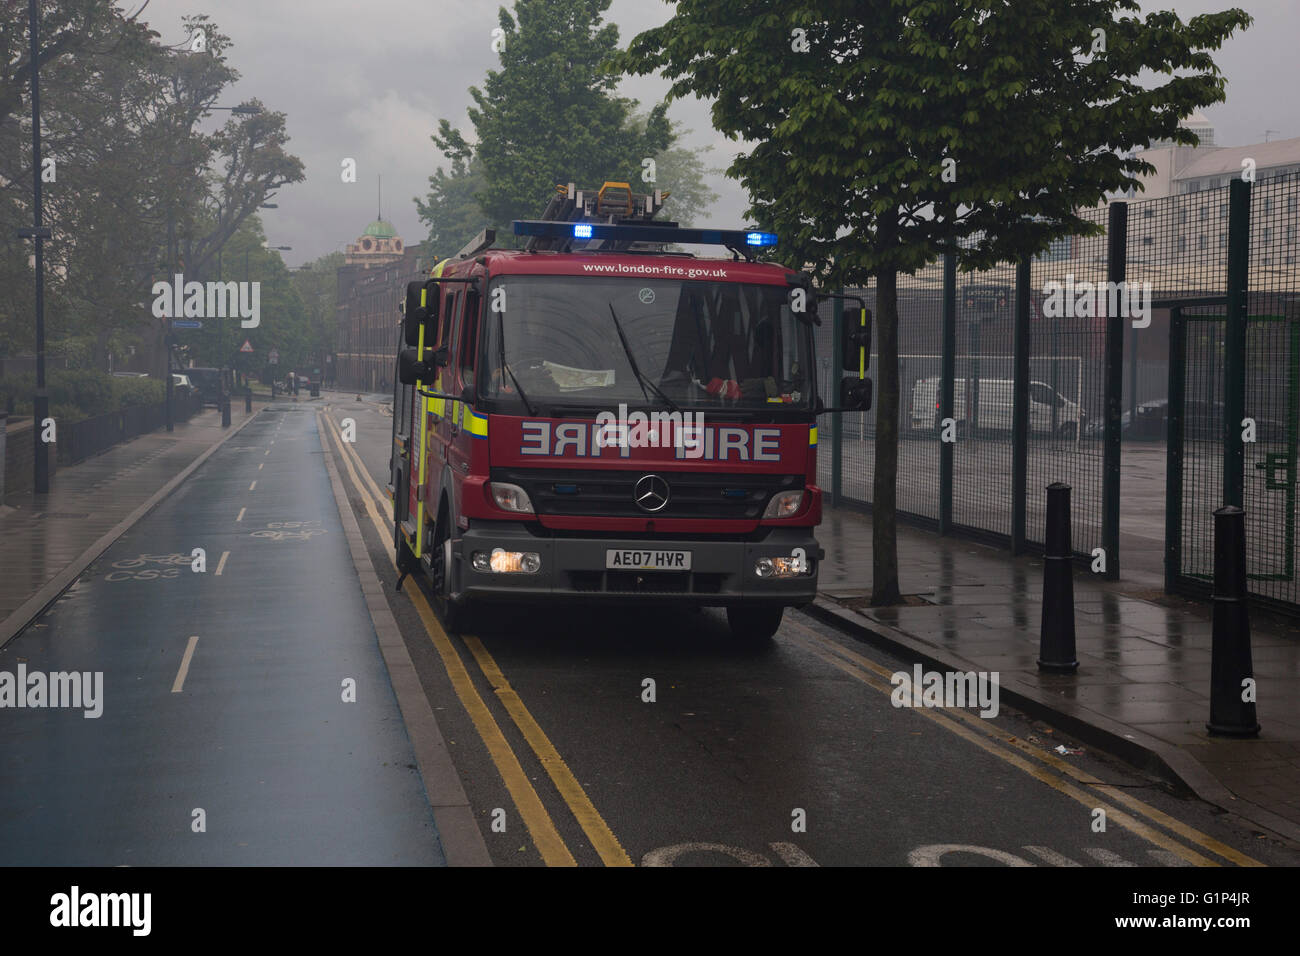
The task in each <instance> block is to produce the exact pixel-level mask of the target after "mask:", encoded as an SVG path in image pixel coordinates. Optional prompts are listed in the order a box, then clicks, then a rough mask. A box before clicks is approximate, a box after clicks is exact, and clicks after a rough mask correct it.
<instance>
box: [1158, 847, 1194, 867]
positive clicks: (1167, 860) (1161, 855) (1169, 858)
mask: <svg viewBox="0 0 1300 956" xmlns="http://www.w3.org/2000/svg"><path fill="white" fill-rule="evenodd" d="M1147 855H1148V856H1150V857H1151V859H1153V860H1155V861H1156V862H1157V863H1159V864H1160V865H1161V866H1192V865H1193V863H1192V861H1191V860H1184V859H1183V858H1182V857H1181V856H1179V855H1178V854H1177V853H1170V852H1169V851H1168V850H1147Z"/></svg>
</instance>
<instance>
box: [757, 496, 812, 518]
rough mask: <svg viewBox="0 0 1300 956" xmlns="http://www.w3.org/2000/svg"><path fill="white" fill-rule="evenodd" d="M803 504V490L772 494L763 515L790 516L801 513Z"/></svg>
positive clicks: (767, 516)
mask: <svg viewBox="0 0 1300 956" xmlns="http://www.w3.org/2000/svg"><path fill="white" fill-rule="evenodd" d="M802 505H803V492H802V491H782V492H780V493H779V494H775V495H773V496H772V500H771V501H769V502H768V503H767V510H766V511H764V512H763V517H764V518H790V517H793V516H794V515H796V514H798V513H799V508H800V507H801V506H802Z"/></svg>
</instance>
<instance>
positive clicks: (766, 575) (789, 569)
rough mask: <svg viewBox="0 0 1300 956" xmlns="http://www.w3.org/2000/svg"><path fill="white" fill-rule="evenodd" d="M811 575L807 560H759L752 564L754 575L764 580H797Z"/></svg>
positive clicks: (794, 558) (789, 558) (791, 558)
mask: <svg viewBox="0 0 1300 956" xmlns="http://www.w3.org/2000/svg"><path fill="white" fill-rule="evenodd" d="M811 573H812V564H811V562H809V560H808V559H807V558H796V557H793V556H791V557H788V558H759V559H758V560H757V561H755V562H754V574H755V576H756V577H760V578H763V579H765V580H773V579H775V578H798V577H802V576H804V575H806V574H811Z"/></svg>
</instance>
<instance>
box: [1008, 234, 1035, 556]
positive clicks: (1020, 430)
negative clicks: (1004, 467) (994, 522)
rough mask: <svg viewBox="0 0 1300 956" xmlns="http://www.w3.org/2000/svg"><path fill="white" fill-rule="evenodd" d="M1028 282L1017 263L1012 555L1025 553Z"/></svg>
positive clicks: (1024, 265) (1023, 265)
mask: <svg viewBox="0 0 1300 956" xmlns="http://www.w3.org/2000/svg"><path fill="white" fill-rule="evenodd" d="M1029 281H1030V260H1028V259H1022V260H1020V261H1019V262H1017V263H1016V304H1015V324H1014V327H1013V329H1014V331H1013V333H1012V336H1013V345H1012V356H1013V357H1012V362H1013V366H1014V367H1013V370H1012V373H1011V378H1012V380H1013V381H1012V385H1011V553H1012V554H1022V553H1024V550H1025V505H1026V501H1027V499H1028V495H1029V491H1028V484H1027V475H1028V466H1027V460H1028V458H1029Z"/></svg>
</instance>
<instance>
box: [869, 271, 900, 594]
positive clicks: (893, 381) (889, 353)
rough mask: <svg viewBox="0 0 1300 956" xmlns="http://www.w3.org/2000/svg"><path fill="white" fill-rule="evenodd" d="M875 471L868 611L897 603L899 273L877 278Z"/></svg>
mask: <svg viewBox="0 0 1300 956" xmlns="http://www.w3.org/2000/svg"><path fill="white" fill-rule="evenodd" d="M876 313H877V314H876V342H877V344H878V346H879V349H878V351H879V357H878V358H879V366H878V368H877V372H876V374H877V376H878V377H879V380H880V381H879V383H878V385H879V388H878V396H877V405H876V469H875V479H874V485H873V488H872V495H871V606H872V607H884V606H886V605H890V604H901V603H902V594H901V592H900V591H899V587H898V521H897V515H896V507H897V478H898V273H896V272H895V271H894V270H892V269H889V270H882V271H881V273H880V274H879V275H878V276H877V277H876Z"/></svg>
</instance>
